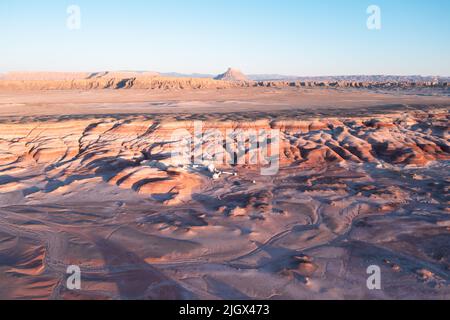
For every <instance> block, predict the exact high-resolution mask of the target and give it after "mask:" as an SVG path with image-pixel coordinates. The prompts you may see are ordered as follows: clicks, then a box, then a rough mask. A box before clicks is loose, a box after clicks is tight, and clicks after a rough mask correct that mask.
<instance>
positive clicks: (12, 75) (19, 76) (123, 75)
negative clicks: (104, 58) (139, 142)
mask: <svg viewBox="0 0 450 320" xmlns="http://www.w3.org/2000/svg"><path fill="white" fill-rule="evenodd" d="M159 75H160V74H159V73H158V72H153V71H102V72H93V73H91V72H8V73H6V74H3V75H1V74H0V80H9V81H73V80H83V79H85V80H87V79H131V78H148V77H157V76H159Z"/></svg>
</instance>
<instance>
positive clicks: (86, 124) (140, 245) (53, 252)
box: [0, 88, 450, 299]
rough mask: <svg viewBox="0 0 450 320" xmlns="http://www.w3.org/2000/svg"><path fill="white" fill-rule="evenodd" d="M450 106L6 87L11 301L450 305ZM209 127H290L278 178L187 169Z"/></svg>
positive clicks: (0, 150)
mask: <svg viewBox="0 0 450 320" xmlns="http://www.w3.org/2000/svg"><path fill="white" fill-rule="evenodd" d="M449 106H450V96H449V94H448V91H447V92H433V90H431V89H430V92H429V93H424V92H420V93H417V92H414V91H413V90H405V91H403V90H401V89H400V90H391V91H385V92H383V91H380V90H378V91H376V90H370V89H350V88H344V89H327V88H312V89H307V88H228V89H222V90H215V89H198V90H190V89H184V90H140V89H130V90H127V89H124V90H112V89H111V90H109V89H106V90H85V91H80V90H48V91H44V90H35V91H32V90H22V91H20V90H15V91H13V90H7V89H5V90H2V91H0V299H411V298H418V299H450V287H449V281H450V209H449V160H450V142H449V133H448V129H449V113H448V112H449ZM195 121H202V123H203V127H204V128H205V129H208V128H213V129H218V130H221V131H225V130H227V129H258V130H262V129H266V130H269V129H274V130H280V170H279V172H278V173H277V174H276V175H273V176H263V175H261V174H260V167H259V166H257V165H245V164H241V165H236V166H229V165H223V166H222V167H220V169H221V170H226V171H230V172H233V173H236V175H223V176H221V177H220V178H219V179H217V180H214V179H212V178H211V177H210V176H209V175H208V173H207V172H206V171H205V170H203V168H202V167H195V168H194V166H192V167H189V166H188V167H179V166H174V165H173V163H172V162H170V161H171V160H173V159H170V158H171V157H170V154H171V151H172V150H171V148H172V144H171V141H170V137H171V134H172V132H173V131H174V130H176V129H180V128H181V129H186V130H188V131H189V132H193V126H194V122H195ZM245 151H247V152H248V150H245ZM224 152H225V150H224ZM244 154H245V152H244ZM70 265H78V266H80V268H81V272H82V288H81V290H68V289H67V288H66V279H67V274H66V270H67V267H68V266H70ZM370 265H378V266H380V268H381V272H382V290H373V291H371V290H368V288H367V286H366V280H367V278H368V275H367V272H366V271H367V268H368V266H370Z"/></svg>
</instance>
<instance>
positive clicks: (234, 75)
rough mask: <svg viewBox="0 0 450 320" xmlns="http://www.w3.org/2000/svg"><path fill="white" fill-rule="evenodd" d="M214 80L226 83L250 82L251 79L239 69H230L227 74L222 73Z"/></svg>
mask: <svg viewBox="0 0 450 320" xmlns="http://www.w3.org/2000/svg"><path fill="white" fill-rule="evenodd" d="M214 80H224V81H250V79H249V78H248V77H247V76H246V75H245V74H243V73H242V72H241V71H239V70H237V69H232V68H229V69H228V70H227V72H225V73H222V74H220V75H218V76H217V77H215V78H214Z"/></svg>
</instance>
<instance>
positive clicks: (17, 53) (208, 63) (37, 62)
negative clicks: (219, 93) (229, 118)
mask: <svg viewBox="0 0 450 320" xmlns="http://www.w3.org/2000/svg"><path fill="white" fill-rule="evenodd" d="M71 4H76V5H78V6H79V7H80V8H81V29H80V30H76V31H73V30H72V31H71V30H69V29H68V28H67V27H66V20H67V16H68V15H67V13H66V9H67V7H68V6H69V5H71ZM371 4H376V5H378V6H379V7H380V8H381V19H382V20H381V22H382V29H381V30H379V31H373V30H368V29H367V27H366V20H367V18H368V14H367V13H366V9H367V7H368V6H369V5H371ZM449 15H450V1H449V0H428V1H425V0H370V1H366V0H308V1H307V0H271V1H269V0H142V1H139V0H128V1H125V0H122V1H119V0H108V1H106V0H104V1H102V0H71V1H66V0H59V1H55V0H40V1H36V0H28V1H26V0H0V30H1V33H0V71H1V72H4V71H12V70H17V71H20V70H28V71H50V70H51V71H100V70H155V71H161V72H168V71H177V72H186V73H191V72H200V73H219V72H222V71H224V69H226V68H227V67H229V66H232V67H236V68H240V69H242V70H243V71H244V72H245V73H248V74H253V73H281V74H292V75H337V74H422V75H445V76H449V75H450V41H449V39H450V17H449Z"/></svg>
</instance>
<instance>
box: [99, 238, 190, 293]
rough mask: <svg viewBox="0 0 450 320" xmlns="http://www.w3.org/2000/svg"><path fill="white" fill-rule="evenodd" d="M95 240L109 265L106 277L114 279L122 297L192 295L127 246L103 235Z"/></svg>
mask: <svg viewBox="0 0 450 320" xmlns="http://www.w3.org/2000/svg"><path fill="white" fill-rule="evenodd" d="M96 244H97V246H98V248H99V250H100V252H101V254H102V255H103V258H104V259H105V263H106V266H107V267H106V268H107V269H108V274H107V275H106V278H107V280H111V281H114V282H115V283H116V285H117V288H118V290H119V295H120V298H121V299H163V300H181V299H193V298H195V296H194V294H193V293H191V292H190V291H188V290H186V289H184V288H183V287H182V286H180V285H179V284H178V283H176V282H175V281H173V280H172V279H170V278H169V277H167V276H166V275H164V274H163V273H162V272H160V271H159V270H158V269H156V268H154V267H152V266H151V265H149V264H148V263H146V262H145V261H144V260H142V259H141V258H140V257H139V256H138V255H137V254H135V253H134V252H131V251H129V250H128V249H127V248H125V247H122V246H121V245H119V244H117V243H114V242H112V241H109V240H106V239H99V240H97V241H96Z"/></svg>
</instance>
